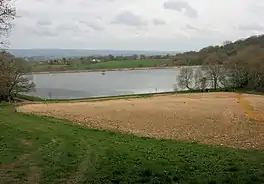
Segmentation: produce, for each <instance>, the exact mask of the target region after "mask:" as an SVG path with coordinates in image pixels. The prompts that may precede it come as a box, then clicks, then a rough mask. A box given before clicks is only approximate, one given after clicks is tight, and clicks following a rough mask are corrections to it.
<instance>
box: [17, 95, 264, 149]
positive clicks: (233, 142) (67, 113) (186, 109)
mask: <svg viewBox="0 0 264 184" xmlns="http://www.w3.org/2000/svg"><path fill="white" fill-rule="evenodd" d="M263 99H264V97H263V96H258V95H247V94H241V95H240V94H237V93H200V94H198V93H197V94H177V95H165V96H156V97H152V98H144V99H121V100H109V101H101V102H100V101H99V102H76V103H56V104H28V105H24V106H21V107H19V111H22V112H26V113H36V114H42V115H48V116H54V117H58V118H64V119H68V120H70V121H72V122H73V123H77V124H83V125H87V126H89V127H91V128H96V129H108V130H113V131H121V132H126V133H133V134H136V135H139V136H148V137H155V138H161V139H164V138H165V139H179V140H187V141H198V142H201V143H206V144H214V145H225V146H230V147H239V148H264V113H263V111H262V110H264V102H263Z"/></svg>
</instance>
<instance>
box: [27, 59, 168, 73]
mask: <svg viewBox="0 0 264 184" xmlns="http://www.w3.org/2000/svg"><path fill="white" fill-rule="evenodd" d="M166 62H167V60H164V59H152V60H123V61H107V62H101V63H95V64H75V65H40V64H37V65H36V64H34V65H32V70H33V72H44V71H64V70H88V69H115V68H142V67H157V66H161V65H163V64H165V63H166Z"/></svg>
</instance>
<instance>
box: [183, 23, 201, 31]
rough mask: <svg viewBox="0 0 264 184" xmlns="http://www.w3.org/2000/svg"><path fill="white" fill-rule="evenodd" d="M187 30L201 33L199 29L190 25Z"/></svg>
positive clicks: (187, 25) (186, 27)
mask: <svg viewBox="0 0 264 184" xmlns="http://www.w3.org/2000/svg"><path fill="white" fill-rule="evenodd" d="M185 29H187V30H194V31H200V29H199V28H197V27H194V26H192V25H190V24H186V26H185Z"/></svg>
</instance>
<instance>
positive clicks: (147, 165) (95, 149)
mask: <svg viewBox="0 0 264 184" xmlns="http://www.w3.org/2000/svg"><path fill="white" fill-rule="evenodd" d="M0 178H1V183H3V184H5V183H19V184H22V183H29V184H30V183H43V184H45V183H47V184H53V183H54V184H55V183H56V184H57V183H263V182H264V151H263V150H238V149H231V148H220V147H213V146H207V145H202V144H197V143H186V142H180V141H178V142H177V141H169V140H155V139H148V138H140V137H136V136H132V135H125V134H120V133H114V132H107V131H97V130H91V129H89V128H86V127H82V126H77V125H73V124H70V123H69V122H66V121H62V120H57V119H54V118H48V117H40V116H34V115H26V114H22V113H14V112H13V111H12V108H11V107H10V106H8V105H4V104H0Z"/></svg>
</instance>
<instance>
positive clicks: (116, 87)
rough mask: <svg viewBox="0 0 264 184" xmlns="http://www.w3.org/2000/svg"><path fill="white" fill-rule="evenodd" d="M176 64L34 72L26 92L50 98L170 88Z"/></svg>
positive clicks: (120, 93) (177, 69) (170, 89)
mask: <svg viewBox="0 0 264 184" xmlns="http://www.w3.org/2000/svg"><path fill="white" fill-rule="evenodd" d="M179 71H180V69H179V68H170V69H152V70H127V71H107V72H105V75H103V74H102V72H80V73H50V74H34V75H33V76H32V77H33V79H32V80H33V81H34V83H35V84H36V88H35V90H34V91H32V92H30V93H29V94H30V95H33V96H38V97H41V98H52V99H75V98H88V97H105V96H118V95H126V94H142V93H156V92H169V91H173V90H174V86H175V83H176V77H177V75H178V74H179Z"/></svg>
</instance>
